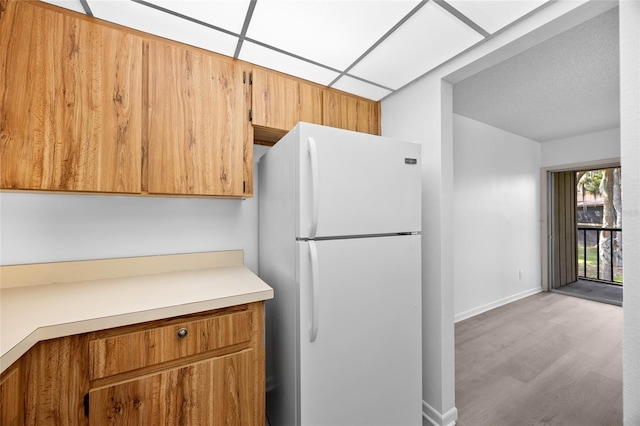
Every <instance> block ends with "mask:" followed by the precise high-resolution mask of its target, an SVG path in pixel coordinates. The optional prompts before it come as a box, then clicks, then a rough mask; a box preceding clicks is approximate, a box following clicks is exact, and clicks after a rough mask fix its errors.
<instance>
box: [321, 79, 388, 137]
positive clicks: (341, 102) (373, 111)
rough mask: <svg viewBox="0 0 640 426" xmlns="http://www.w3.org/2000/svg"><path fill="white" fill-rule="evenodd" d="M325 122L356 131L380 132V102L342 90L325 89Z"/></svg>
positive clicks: (323, 109) (332, 125) (323, 107)
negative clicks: (345, 92) (348, 93)
mask: <svg viewBox="0 0 640 426" xmlns="http://www.w3.org/2000/svg"><path fill="white" fill-rule="evenodd" d="M322 100H323V106H322V114H323V124H324V125H326V126H331V127H338V128H340V129H347V130H355V131H356V132H363V133H371V134H374V135H378V134H380V128H379V127H380V126H379V104H378V103H377V102H374V101H370V100H367V99H362V98H358V97H355V96H350V95H347V94H344V93H341V92H337V91H332V90H325V91H324V94H323V97H322Z"/></svg>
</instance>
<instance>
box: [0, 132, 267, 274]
mask: <svg viewBox="0 0 640 426" xmlns="http://www.w3.org/2000/svg"><path fill="white" fill-rule="evenodd" d="M266 150H267V148H266V147H263V146H259V145H256V146H255V148H254V153H255V158H254V161H255V162H257V161H258V159H259V157H260V156H261V155H262V154H263V153H264V152H266ZM254 176H257V173H255V174H254ZM257 186H258V185H257V182H256V185H254V187H255V189H256V195H255V196H254V197H253V198H249V199H246V200H228V199H207V198H180V197H136V196H114V195H67V194H55V193H49V194H37V193H29V192H3V193H0V264H2V265H11V264H22V263H40V262H57V261H68V260H85V259H101V258H114V257H129V256H146V255H157V254H172V253H189V252H201V251H214V250H234V249H243V250H244V254H245V264H246V265H247V267H248V268H249V269H251V270H253V271H254V272H257V269H258V195H257Z"/></svg>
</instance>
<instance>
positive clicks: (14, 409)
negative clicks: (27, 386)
mask: <svg viewBox="0 0 640 426" xmlns="http://www.w3.org/2000/svg"><path fill="white" fill-rule="evenodd" d="M23 370H24V369H23V368H22V363H21V362H20V361H17V362H16V363H15V364H14V365H13V366H12V367H11V368H10V369H9V370H7V371H5V372H4V373H3V374H2V376H1V377H0V425H5V426H22V425H24V387H23V379H22V376H23V374H22V373H23Z"/></svg>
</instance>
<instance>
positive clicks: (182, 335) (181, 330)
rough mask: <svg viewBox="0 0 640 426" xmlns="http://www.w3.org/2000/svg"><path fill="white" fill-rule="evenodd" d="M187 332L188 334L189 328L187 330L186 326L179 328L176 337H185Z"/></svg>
mask: <svg viewBox="0 0 640 426" xmlns="http://www.w3.org/2000/svg"><path fill="white" fill-rule="evenodd" d="M187 334H189V330H187V329H186V328H181V329H180V330H178V337H179V338H181V339H184V338H185V337H187Z"/></svg>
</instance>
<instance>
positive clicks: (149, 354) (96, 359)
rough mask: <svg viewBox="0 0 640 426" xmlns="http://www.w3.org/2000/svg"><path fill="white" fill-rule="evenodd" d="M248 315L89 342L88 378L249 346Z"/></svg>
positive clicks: (157, 328)
mask: <svg viewBox="0 0 640 426" xmlns="http://www.w3.org/2000/svg"><path fill="white" fill-rule="evenodd" d="M251 315H252V311H242V312H233V313H229V314H225V315H218V316H212V317H210V318H204V319H198V320H193V321H185V322H183V323H178V324H172V325H168V326H162V327H156V328H151V329H148V330H142V331H136V332H132V333H123V334H119V335H114V336H108V337H104V338H99V339H95V340H92V341H91V342H90V343H89V374H90V378H91V380H95V379H99V378H103V377H108V376H112V375H114V374H120V373H124V372H127V371H133V370H136V369H139V368H143V367H149V366H152V365H156V364H161V363H163V362H168V361H173V360H176V359H179V358H184V357H188V356H191V355H196V354H200V353H204V352H208V351H212V350H216V349H221V348H224V347H225V346H231V345H236V344H239V343H244V342H249V341H250V340H251V337H252V316H251ZM184 330H186V333H185V332H184ZM185 334H186V335H185Z"/></svg>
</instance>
